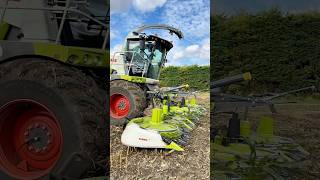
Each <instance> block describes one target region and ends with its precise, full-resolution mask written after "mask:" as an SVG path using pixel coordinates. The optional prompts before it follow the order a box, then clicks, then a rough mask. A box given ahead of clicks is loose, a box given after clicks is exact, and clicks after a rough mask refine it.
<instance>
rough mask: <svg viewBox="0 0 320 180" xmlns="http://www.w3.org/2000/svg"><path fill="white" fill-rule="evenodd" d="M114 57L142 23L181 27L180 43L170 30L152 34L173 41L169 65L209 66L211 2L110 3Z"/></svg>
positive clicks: (140, 0)
mask: <svg viewBox="0 0 320 180" xmlns="http://www.w3.org/2000/svg"><path fill="white" fill-rule="evenodd" d="M110 2H111V4H110V10H111V17H110V19H111V21H110V30H111V31H110V36H111V54H113V52H116V51H119V50H120V49H121V47H122V45H123V42H124V39H125V38H126V36H127V34H128V33H129V32H130V31H132V30H134V28H136V27H139V26H141V25H143V24H167V25H171V26H174V27H176V28H179V29H180V30H181V31H182V32H183V33H184V36H185V38H184V39H182V40H179V39H178V38H176V37H175V36H170V35H169V34H168V33H167V31H160V32H152V33H157V34H159V35H163V36H164V37H165V38H166V39H168V40H170V41H173V44H174V47H173V49H171V51H170V52H169V54H168V60H169V62H168V64H167V65H177V66H182V65H192V64H198V65H207V64H209V63H210V0H111V1H110Z"/></svg>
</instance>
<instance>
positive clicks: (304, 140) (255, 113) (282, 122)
mask: <svg viewBox="0 0 320 180" xmlns="http://www.w3.org/2000/svg"><path fill="white" fill-rule="evenodd" d="M276 109H277V111H278V113H276V114H272V113H271V112H270V110H269V108H267V107H255V108H251V109H250V111H249V116H248V120H249V121H252V122H253V124H255V122H256V121H257V119H259V118H261V116H269V117H273V119H274V126H275V134H276V135H279V136H283V137H288V138H292V139H293V140H294V141H295V142H297V143H299V144H300V145H301V146H302V147H303V148H304V149H305V150H306V151H308V152H309V153H310V156H309V158H308V159H309V161H310V163H308V165H307V169H308V171H306V172H305V173H304V174H303V175H302V177H301V178H302V179H317V177H320V103H318V104H305V103H294V104H281V105H276ZM229 118H230V117H229V116H226V115H217V116H215V117H214V121H212V125H213V126H215V125H222V124H225V123H226V122H227V119H229ZM298 179H300V178H298Z"/></svg>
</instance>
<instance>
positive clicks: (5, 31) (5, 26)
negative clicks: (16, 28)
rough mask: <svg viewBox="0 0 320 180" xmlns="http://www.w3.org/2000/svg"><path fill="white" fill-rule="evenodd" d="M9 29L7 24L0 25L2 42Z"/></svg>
mask: <svg viewBox="0 0 320 180" xmlns="http://www.w3.org/2000/svg"><path fill="white" fill-rule="evenodd" d="M9 28H10V25H9V24H8V23H6V22H2V23H0V40H3V39H4V38H5V37H6V35H7V33H8V31H9Z"/></svg>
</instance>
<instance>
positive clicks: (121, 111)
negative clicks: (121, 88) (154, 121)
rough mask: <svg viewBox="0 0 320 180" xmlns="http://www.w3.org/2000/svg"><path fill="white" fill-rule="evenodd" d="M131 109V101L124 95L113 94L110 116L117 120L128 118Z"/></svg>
mask: <svg viewBox="0 0 320 180" xmlns="http://www.w3.org/2000/svg"><path fill="white" fill-rule="evenodd" d="M130 108H131V103H130V100H129V99H128V98H127V97H126V96H125V95H123V94H119V93H116V94H112V95H111V97H110V115H111V117H112V118H115V119H122V118H124V117H126V116H128V114H129V112H130Z"/></svg>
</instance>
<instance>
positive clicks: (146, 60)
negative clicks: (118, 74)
mask: <svg viewBox="0 0 320 180" xmlns="http://www.w3.org/2000/svg"><path fill="white" fill-rule="evenodd" d="M124 53H133V54H132V57H131V60H130V62H129V69H128V71H129V72H130V70H131V67H132V65H134V62H133V61H134V59H133V57H134V56H135V54H138V55H139V56H140V57H141V58H142V59H144V60H145V62H144V65H143V66H144V67H143V72H142V77H144V75H145V73H146V72H147V71H148V70H147V67H148V66H149V64H150V60H149V59H145V58H144V57H142V56H141V55H140V53H138V52H137V51H117V52H115V53H114V54H113V56H112V59H115V56H116V54H120V55H122V56H125V54H124Z"/></svg>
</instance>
